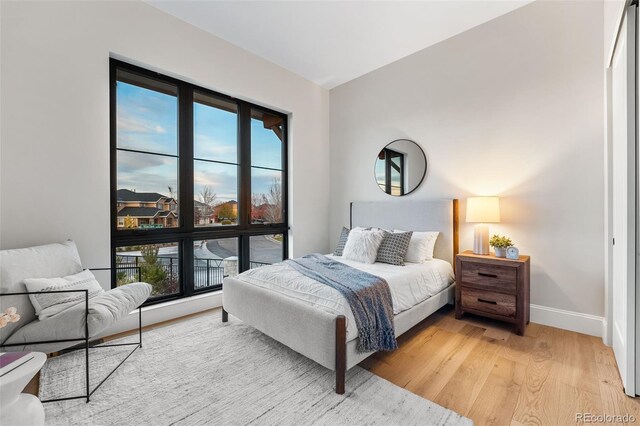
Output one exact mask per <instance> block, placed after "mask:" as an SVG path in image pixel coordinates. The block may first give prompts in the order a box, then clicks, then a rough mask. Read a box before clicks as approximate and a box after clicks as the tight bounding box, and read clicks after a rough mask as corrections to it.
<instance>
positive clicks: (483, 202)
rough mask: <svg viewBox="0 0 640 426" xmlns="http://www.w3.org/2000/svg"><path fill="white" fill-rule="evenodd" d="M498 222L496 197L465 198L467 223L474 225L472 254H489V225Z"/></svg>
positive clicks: (498, 209) (498, 207) (498, 206)
mask: <svg viewBox="0 0 640 426" xmlns="http://www.w3.org/2000/svg"><path fill="white" fill-rule="evenodd" d="M496 222H500V201H499V199H498V197H469V198H467V223H476V226H475V228H474V231H473V253H474V254H489V225H487V223H496Z"/></svg>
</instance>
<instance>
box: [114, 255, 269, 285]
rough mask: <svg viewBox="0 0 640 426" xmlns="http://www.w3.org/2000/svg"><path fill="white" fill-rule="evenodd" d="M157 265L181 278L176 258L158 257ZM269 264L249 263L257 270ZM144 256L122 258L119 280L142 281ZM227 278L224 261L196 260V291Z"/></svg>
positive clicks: (119, 265)
mask: <svg viewBox="0 0 640 426" xmlns="http://www.w3.org/2000/svg"><path fill="white" fill-rule="evenodd" d="M157 262H158V263H157V265H158V266H159V267H160V268H161V269H162V270H163V271H164V272H165V274H167V276H174V277H178V276H179V266H178V261H177V259H176V258H173V257H158V260H157ZM270 264H271V263H268V262H254V261H251V262H249V268H250V269H255V268H259V267H261V266H265V265H270ZM142 265H144V258H143V257H142V256H120V255H118V263H116V274H117V276H118V279H119V280H123V281H126V282H134V281H142ZM225 277H227V275H225V271H224V259H200V258H194V271H193V280H194V283H193V284H194V288H195V289H196V290H198V289H202V288H207V287H212V286H215V285H219V284H222V280H223V279H224V278H225Z"/></svg>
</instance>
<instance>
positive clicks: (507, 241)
mask: <svg viewBox="0 0 640 426" xmlns="http://www.w3.org/2000/svg"><path fill="white" fill-rule="evenodd" d="M489 245H490V246H491V247H496V248H507V247H511V246H512V245H513V242H512V241H511V238H509V237H503V236H501V235H492V236H491V239H490V240H489Z"/></svg>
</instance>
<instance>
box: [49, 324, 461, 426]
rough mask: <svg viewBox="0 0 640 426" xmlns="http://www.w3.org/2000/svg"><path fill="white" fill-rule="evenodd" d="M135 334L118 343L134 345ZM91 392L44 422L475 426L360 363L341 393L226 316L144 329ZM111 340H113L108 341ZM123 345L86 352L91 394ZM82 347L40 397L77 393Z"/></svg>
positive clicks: (319, 372) (62, 363)
mask: <svg viewBox="0 0 640 426" xmlns="http://www.w3.org/2000/svg"><path fill="white" fill-rule="evenodd" d="M135 337H136V336H132V337H131V338H125V339H120V341H119V343H122V342H126V341H134V340H135ZM143 339H144V340H143V348H142V349H138V350H137V351H136V352H135V353H134V354H133V355H132V356H131V357H130V358H129V359H128V360H127V362H125V363H124V364H123V365H122V366H121V367H120V368H119V369H118V370H117V371H116V373H114V375H113V376H112V377H111V378H109V380H107V382H105V383H104V384H103V385H102V387H100V388H99V389H98V390H97V391H96V392H95V393H94V394H93V396H92V398H91V402H89V403H88V404H87V403H86V402H84V401H83V400H72V401H64V402H55V403H46V404H44V406H45V413H46V424H47V425H79V424H82V425H118V426H122V425H154V426H156V425H204V424H225V425H246V424H257V425H263V424H264V425H307V424H327V425H342V424H344V425H351V426H355V425H411V424H415V425H418V424H419V425H471V424H473V423H472V422H471V420H469V419H467V418H465V417H462V416H460V415H459V414H456V413H454V412H453V411H450V410H448V409H446V408H443V407H441V406H439V405H437V404H435V403H433V402H430V401H427V400H425V399H423V398H420V397H419V396H417V395H414V394H412V393H410V392H408V391H406V390H404V389H402V388H400V387H398V386H396V385H394V384H392V383H390V382H388V381H386V380H384V379H381V378H380V377H377V376H375V375H373V374H371V373H370V372H368V371H366V370H365V369H362V368H360V367H354V368H352V369H351V370H349V371H348V373H347V385H346V388H347V392H346V393H345V395H337V394H336V393H335V392H334V391H333V387H334V381H335V378H334V377H335V376H334V373H333V372H332V371H330V370H327V369H326V368H324V367H322V366H320V365H318V364H316V363H315V362H313V361H310V360H309V359H307V358H305V357H303V356H302V355H299V354H298V353H296V352H294V351H292V350H290V349H288V348H287V347H286V346H284V345H282V344H280V343H278V342H276V341H274V340H273V339H271V338H269V337H267V336H265V335H264V334H262V333H260V332H258V331H256V330H255V329H253V328H251V327H249V326H246V325H244V324H243V323H242V322H240V321H239V320H236V319H234V318H233V317H230V320H229V322H228V323H224V324H223V323H221V321H220V315H214V314H212V315H206V316H200V317H196V318H193V319H190V320H185V321H182V322H177V323H174V324H172V325H169V326H166V327H162V328H156V329H153V330H150V331H147V332H145V333H144V335H143ZM110 343H113V342H110ZM126 350H127V348H126V347H124V348H122V347H121V348H95V349H91V351H90V365H91V369H90V370H91V381H92V383H93V384H92V388H93V386H95V384H97V383H98V382H99V380H101V378H102V377H104V376H105V375H106V374H107V373H108V372H109V371H110V370H111V369H112V368H113V367H114V366H115V365H117V364H118V362H119V361H120V360H121V359H122V358H124V356H125V355H126ZM83 360H84V351H75V352H71V353H68V354H65V355H61V356H58V357H54V358H51V359H49V360H48V361H47V363H46V364H45V366H44V368H43V369H42V372H41V376H40V397H41V399H44V398H59V397H65V396H71V395H74V394H76V395H77V394H81V393H82V391H83V384H84V361H83Z"/></svg>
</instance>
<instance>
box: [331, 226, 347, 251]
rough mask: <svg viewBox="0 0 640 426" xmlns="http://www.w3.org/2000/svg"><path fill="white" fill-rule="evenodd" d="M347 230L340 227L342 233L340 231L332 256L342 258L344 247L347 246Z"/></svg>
mask: <svg viewBox="0 0 640 426" xmlns="http://www.w3.org/2000/svg"><path fill="white" fill-rule="evenodd" d="M349 232H350V231H349V229H348V228H345V227H344V226H343V227H342V231H340V238H338V245H337V246H336V250H335V251H334V252H333V255H334V256H342V251H343V250H344V245H345V244H347V239H348V238H349Z"/></svg>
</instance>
